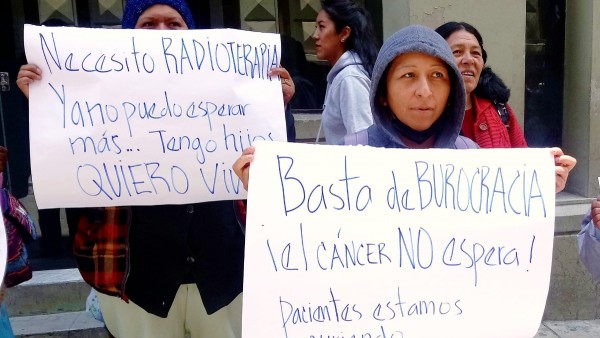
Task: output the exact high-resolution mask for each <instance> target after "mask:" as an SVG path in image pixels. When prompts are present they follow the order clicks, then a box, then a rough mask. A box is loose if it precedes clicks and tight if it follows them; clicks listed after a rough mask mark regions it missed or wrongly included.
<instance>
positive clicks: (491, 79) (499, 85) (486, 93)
mask: <svg viewBox="0 0 600 338" xmlns="http://www.w3.org/2000/svg"><path fill="white" fill-rule="evenodd" d="M435 31H436V32H437V33H438V34H439V35H441V36H442V37H443V38H444V40H448V37H450V35H452V34H454V33H455V32H458V31H466V32H468V33H471V34H473V36H475V39H477V42H478V43H479V47H481V54H482V57H483V63H484V65H485V62H486V61H487V52H486V51H485V49H484V48H483V38H482V37H481V34H480V33H479V31H478V30H477V28H475V27H473V26H472V25H470V24H468V23H466V22H456V21H449V22H446V23H445V24H443V25H441V26H439V27H438V28H436V29H435ZM473 92H474V93H475V95H477V96H480V97H484V98H486V99H488V100H490V101H497V102H501V103H506V102H507V101H508V99H509V98H510V89H509V88H508V87H507V86H506V85H505V84H504V81H502V79H501V78H500V77H499V76H498V75H497V74H496V73H494V72H493V71H492V69H491V68H490V67H483V70H482V71H481V74H480V75H479V82H478V83H477V87H476V88H475V90H474V91H473Z"/></svg>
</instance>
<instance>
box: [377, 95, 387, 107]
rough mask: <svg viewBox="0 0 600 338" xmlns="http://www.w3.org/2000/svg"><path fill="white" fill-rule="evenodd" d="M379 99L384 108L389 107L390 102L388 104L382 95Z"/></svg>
mask: <svg viewBox="0 0 600 338" xmlns="http://www.w3.org/2000/svg"><path fill="white" fill-rule="evenodd" d="M378 99H379V104H381V105H382V106H384V107H387V105H388V102H387V98H386V97H385V96H383V95H380V96H379V98H378Z"/></svg>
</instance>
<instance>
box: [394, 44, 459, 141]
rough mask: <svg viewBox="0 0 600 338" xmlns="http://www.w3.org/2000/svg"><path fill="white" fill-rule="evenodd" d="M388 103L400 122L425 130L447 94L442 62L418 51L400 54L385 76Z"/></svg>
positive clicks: (440, 110) (437, 117) (439, 113)
mask: <svg viewBox="0 0 600 338" xmlns="http://www.w3.org/2000/svg"><path fill="white" fill-rule="evenodd" d="M386 83H387V93H386V94H387V95H386V97H385V99H383V100H382V101H383V102H382V104H384V105H388V106H389V107H390V109H391V110H392V112H393V113H394V115H395V116H396V118H398V120H400V122H402V123H404V124H405V125H407V126H409V127H410V128H412V129H413V130H416V131H423V130H427V129H428V128H429V127H431V125H433V123H434V122H435V121H437V120H438V119H439V118H440V116H441V115H442V113H443V112H444V109H445V107H446V102H447V101H448V95H450V86H451V85H450V76H449V74H448V69H447V68H446V64H445V63H444V62H443V61H442V60H440V59H438V58H436V57H433V56H430V55H426V54H422V53H416V52H413V53H407V54H402V55H400V56H398V57H396V59H394V61H393V62H392V63H391V65H390V69H389V71H388V74H387V78H386Z"/></svg>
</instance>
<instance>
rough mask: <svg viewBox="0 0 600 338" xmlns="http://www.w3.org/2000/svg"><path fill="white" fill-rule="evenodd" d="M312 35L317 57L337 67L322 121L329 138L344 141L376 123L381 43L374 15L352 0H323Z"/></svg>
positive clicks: (333, 141)
mask: <svg viewBox="0 0 600 338" xmlns="http://www.w3.org/2000/svg"><path fill="white" fill-rule="evenodd" d="M312 37H313V39H314V40H315V50H316V54H317V58H319V59H320V60H325V61H327V62H328V63H329V64H330V65H332V66H333V67H332V68H331V70H330V71H329V74H327V91H326V93H325V103H324V105H323V115H322V120H321V121H322V122H321V123H322V129H323V133H324V135H325V141H326V142H327V143H328V144H340V143H342V142H343V138H344V136H345V135H346V134H351V133H356V132H358V131H361V130H363V129H367V128H368V127H369V126H370V125H372V124H373V116H372V114H371V107H370V105H369V89H370V87H371V80H370V77H371V73H372V71H373V65H374V64H375V59H376V58H377V51H378V45H377V43H376V42H375V41H376V37H375V33H374V30H373V25H372V23H371V17H370V15H369V13H368V12H367V11H366V10H365V9H364V8H363V7H362V6H360V5H358V4H356V3H355V2H354V1H352V0H322V1H321V11H319V14H318V15H317V19H316V26H315V32H314V33H313V36H312Z"/></svg>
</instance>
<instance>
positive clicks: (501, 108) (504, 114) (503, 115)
mask: <svg viewBox="0 0 600 338" xmlns="http://www.w3.org/2000/svg"><path fill="white" fill-rule="evenodd" d="M493 104H494V108H496V112H497V113H498V116H499V117H500V120H501V121H502V123H504V126H505V127H506V129H510V125H509V124H508V120H509V119H510V114H509V113H508V109H506V103H502V102H498V101H496V100H494V101H493Z"/></svg>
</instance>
